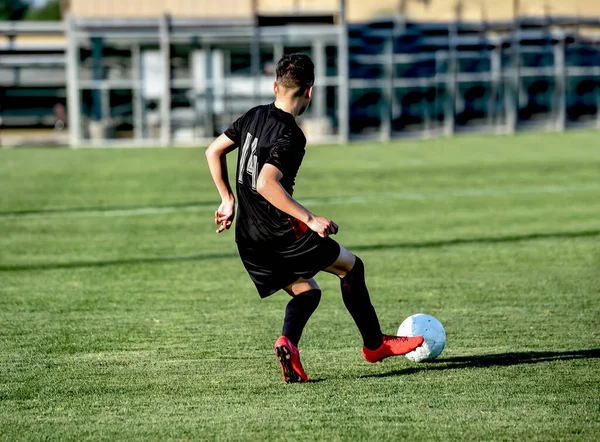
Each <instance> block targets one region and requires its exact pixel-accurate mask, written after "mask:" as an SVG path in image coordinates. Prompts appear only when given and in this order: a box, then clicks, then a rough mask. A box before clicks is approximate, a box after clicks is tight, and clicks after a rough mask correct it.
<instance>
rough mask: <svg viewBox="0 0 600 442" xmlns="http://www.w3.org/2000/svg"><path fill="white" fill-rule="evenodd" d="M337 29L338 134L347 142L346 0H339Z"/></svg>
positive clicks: (348, 127) (342, 140)
mask: <svg viewBox="0 0 600 442" xmlns="http://www.w3.org/2000/svg"><path fill="white" fill-rule="evenodd" d="M338 31H339V34H338V57H337V58H338V101H337V114H338V115H337V117H338V130H339V134H338V136H339V141H340V142H342V143H347V142H348V137H349V135H350V121H349V120H350V106H349V102H350V87H349V81H350V75H349V48H348V22H347V20H346V0H340V24H339V25H338Z"/></svg>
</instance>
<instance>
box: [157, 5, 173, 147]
mask: <svg viewBox="0 0 600 442" xmlns="http://www.w3.org/2000/svg"><path fill="white" fill-rule="evenodd" d="M170 27H171V26H170V18H169V16H168V15H167V14H163V15H162V16H161V18H160V23H159V32H160V53H161V56H162V67H163V88H164V89H163V94H162V97H161V99H160V144H161V145H162V146H168V145H169V144H170V142H171V30H170Z"/></svg>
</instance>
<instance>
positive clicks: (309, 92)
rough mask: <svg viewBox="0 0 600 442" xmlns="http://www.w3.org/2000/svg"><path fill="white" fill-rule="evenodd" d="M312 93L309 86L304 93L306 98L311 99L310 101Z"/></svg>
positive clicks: (311, 88)
mask: <svg viewBox="0 0 600 442" xmlns="http://www.w3.org/2000/svg"><path fill="white" fill-rule="evenodd" d="M312 93H313V87H312V86H311V87H309V88H308V90H307V91H306V96H307V97H308V98H311V99H312Z"/></svg>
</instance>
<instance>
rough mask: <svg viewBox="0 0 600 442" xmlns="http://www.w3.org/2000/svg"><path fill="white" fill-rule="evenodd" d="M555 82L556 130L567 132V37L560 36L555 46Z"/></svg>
mask: <svg viewBox="0 0 600 442" xmlns="http://www.w3.org/2000/svg"><path fill="white" fill-rule="evenodd" d="M554 72H555V75H554V82H555V97H556V99H555V100H554V103H555V109H553V111H554V115H555V118H556V119H555V123H554V124H555V128H556V130H559V131H564V130H565V124H566V105H567V99H566V86H567V82H566V67H565V36H564V35H559V37H558V41H557V42H556V44H555V45H554Z"/></svg>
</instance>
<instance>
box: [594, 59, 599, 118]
mask: <svg viewBox="0 0 600 442" xmlns="http://www.w3.org/2000/svg"><path fill="white" fill-rule="evenodd" d="M594 72H595V74H596V75H595V77H596V78H595V80H596V127H597V128H598V129H600V66H596V68H595V69H594Z"/></svg>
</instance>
